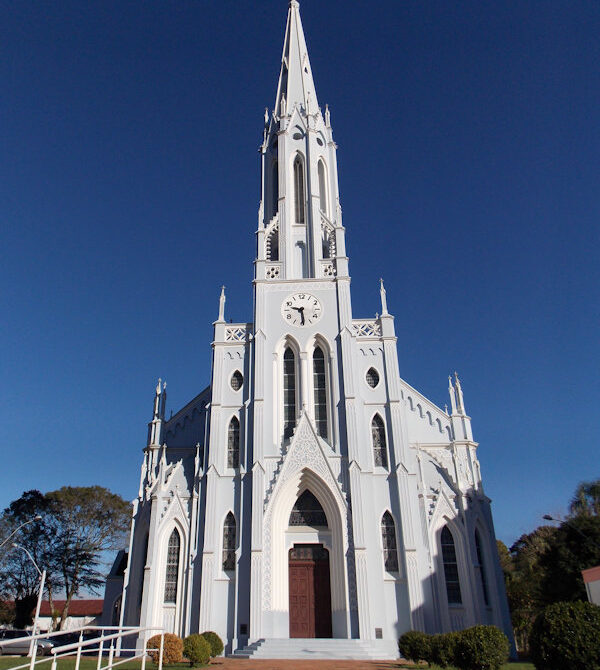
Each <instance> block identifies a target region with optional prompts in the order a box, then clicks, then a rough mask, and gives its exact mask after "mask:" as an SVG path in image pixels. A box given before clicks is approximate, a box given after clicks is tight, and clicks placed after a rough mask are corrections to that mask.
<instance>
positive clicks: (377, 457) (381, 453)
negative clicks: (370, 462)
mask: <svg viewBox="0 0 600 670" xmlns="http://www.w3.org/2000/svg"><path fill="white" fill-rule="evenodd" d="M371 438H372V440H373V459H374V461H375V465H379V466H381V467H382V468H387V466H388V457H387V444H386V442H385V427H384V425H383V419H382V418H381V417H380V416H379V414H376V415H375V416H374V417H373V421H371Z"/></svg>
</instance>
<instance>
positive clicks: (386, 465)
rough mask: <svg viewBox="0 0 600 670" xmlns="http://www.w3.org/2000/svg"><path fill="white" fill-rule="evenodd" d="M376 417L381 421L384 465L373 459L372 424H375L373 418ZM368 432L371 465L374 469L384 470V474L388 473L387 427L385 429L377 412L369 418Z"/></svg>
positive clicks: (384, 424)
mask: <svg viewBox="0 0 600 670" xmlns="http://www.w3.org/2000/svg"><path fill="white" fill-rule="evenodd" d="M376 417H378V418H379V420H380V421H381V424H382V429H383V439H384V442H385V444H384V445H383V454H384V455H385V464H383V463H377V458H376V457H375V441H374V439H373V424H374V422H375V418H376ZM369 432H370V436H371V457H372V458H373V465H374V466H375V467H376V468H380V469H381V470H385V471H386V472H389V467H390V454H389V448H388V439H387V427H386V422H385V420H384V418H383V417H382V416H381V414H380V413H379V412H375V413H374V414H373V415H372V416H371V422H370V424H369Z"/></svg>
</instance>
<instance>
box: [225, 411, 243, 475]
mask: <svg viewBox="0 0 600 670" xmlns="http://www.w3.org/2000/svg"><path fill="white" fill-rule="evenodd" d="M239 465H240V422H239V421H238V418H237V416H234V417H233V418H232V419H231V421H230V422H229V428H228V430H227V467H228V468H238V467H239Z"/></svg>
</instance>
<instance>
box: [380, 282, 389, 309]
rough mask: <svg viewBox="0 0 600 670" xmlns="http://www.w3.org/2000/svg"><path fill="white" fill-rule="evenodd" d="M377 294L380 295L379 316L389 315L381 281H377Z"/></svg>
mask: <svg viewBox="0 0 600 670" xmlns="http://www.w3.org/2000/svg"><path fill="white" fill-rule="evenodd" d="M379 293H380V295H381V316H386V315H387V314H389V312H388V308H387V296H386V293H385V287H384V285H383V279H381V278H380V279H379Z"/></svg>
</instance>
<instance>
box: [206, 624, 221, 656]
mask: <svg viewBox="0 0 600 670" xmlns="http://www.w3.org/2000/svg"><path fill="white" fill-rule="evenodd" d="M202 637H203V638H204V639H205V640H206V641H207V642H208V644H209V645H210V649H211V651H210V655H211V656H212V657H213V658H214V657H215V656H220V655H221V654H222V653H223V640H221V638H220V637H219V636H218V635H217V634H216V633H213V631H212V630H207V631H206V632H204V633H202Z"/></svg>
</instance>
